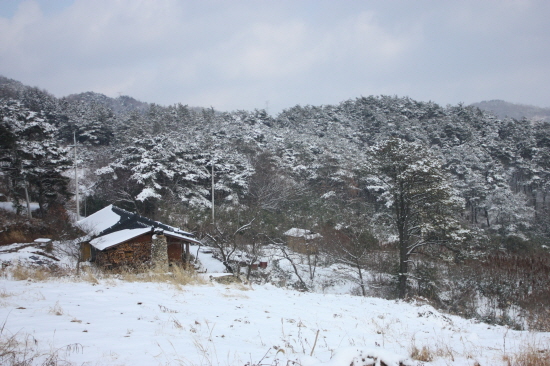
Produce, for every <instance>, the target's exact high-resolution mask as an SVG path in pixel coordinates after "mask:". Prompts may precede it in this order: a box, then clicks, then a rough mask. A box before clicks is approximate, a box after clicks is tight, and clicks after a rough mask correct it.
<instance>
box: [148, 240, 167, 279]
mask: <svg viewBox="0 0 550 366" xmlns="http://www.w3.org/2000/svg"><path fill="white" fill-rule="evenodd" d="M151 262H152V264H153V267H156V268H159V269H162V270H168V243H167V241H166V237H165V236H164V232H163V231H162V230H155V231H154V234H153V242H152V243H151Z"/></svg>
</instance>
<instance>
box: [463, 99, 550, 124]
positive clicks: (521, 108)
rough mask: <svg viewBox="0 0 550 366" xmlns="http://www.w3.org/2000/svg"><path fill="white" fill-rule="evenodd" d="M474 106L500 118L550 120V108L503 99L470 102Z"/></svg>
mask: <svg viewBox="0 0 550 366" xmlns="http://www.w3.org/2000/svg"><path fill="white" fill-rule="evenodd" d="M472 105H473V106H474V107H478V108H480V109H483V110H486V111H489V112H492V113H494V114H495V115H497V116H499V117H501V118H507V117H509V118H516V119H523V118H527V119H529V120H533V121H544V122H550V108H539V107H535V106H532V105H525V104H515V103H509V102H505V101H503V100H490V101H483V102H479V103H474V104H472Z"/></svg>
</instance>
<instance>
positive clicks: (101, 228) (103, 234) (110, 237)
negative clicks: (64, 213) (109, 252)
mask: <svg viewBox="0 0 550 366" xmlns="http://www.w3.org/2000/svg"><path fill="white" fill-rule="evenodd" d="M77 226H78V227H79V228H80V229H81V230H83V231H85V232H87V233H88V234H90V235H92V236H97V238H95V239H93V240H92V241H91V242H90V244H91V245H93V246H94V247H95V248H97V249H99V250H103V249H106V248H108V247H111V246H113V245H117V244H120V243H123V242H125V241H127V240H130V239H133V238H135V236H133V237H130V238H127V236H128V235H133V234H135V233H139V234H136V236H139V235H142V234H143V233H145V232H148V231H152V230H153V229H161V230H163V231H164V234H165V235H168V236H172V237H176V238H178V239H183V240H187V241H190V242H193V243H200V242H199V241H198V240H196V239H194V235H193V234H191V233H189V232H186V231H183V230H180V229H178V228H176V227H173V226H170V225H166V224H163V223H161V222H158V221H153V220H150V219H148V218H146V217H143V216H140V215H138V214H135V213H132V212H129V211H126V210H123V209H121V208H119V207H116V206H114V205H109V206H107V207H105V208H103V209H101V210H99V211H97V212H96V213H94V214H93V215H90V216H88V217H86V218H85V219H82V220H80V221H78V222H77ZM117 233H118V235H114V234H117ZM100 238H107V239H105V240H98V239H100ZM105 243H108V244H105Z"/></svg>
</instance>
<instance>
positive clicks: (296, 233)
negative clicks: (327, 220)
mask: <svg viewBox="0 0 550 366" xmlns="http://www.w3.org/2000/svg"><path fill="white" fill-rule="evenodd" d="M283 235H286V236H292V237H295V238H305V239H306V240H311V239H315V238H320V237H322V235H321V234H313V233H312V232H311V230H306V229H298V228H295V227H294V228H292V229H290V230H288V231H286V232H285V233H284V234H283Z"/></svg>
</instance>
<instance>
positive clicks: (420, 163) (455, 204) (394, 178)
mask: <svg viewBox="0 0 550 366" xmlns="http://www.w3.org/2000/svg"><path fill="white" fill-rule="evenodd" d="M372 158H373V163H372V177H371V178H370V181H371V184H370V185H369V187H368V189H369V190H371V191H373V192H377V193H378V195H379V199H380V200H382V201H383V202H384V204H385V207H386V208H387V209H388V210H389V214H390V215H391V217H392V223H393V227H394V229H395V230H396V231H397V233H398V238H399V241H398V246H399V274H398V295H399V298H404V297H406V295H407V277H408V272H409V260H410V257H411V255H413V254H414V253H415V252H417V251H418V250H419V249H420V248H422V247H424V246H427V245H447V244H449V243H452V242H454V241H460V240H462V239H464V236H465V234H466V233H467V231H466V230H464V229H461V227H460V225H459V223H458V222H457V220H456V219H455V218H454V216H453V215H454V212H455V210H456V209H458V208H460V207H461V206H462V200H461V199H460V198H459V197H458V196H457V195H456V194H455V192H454V190H453V189H452V187H451V185H450V184H449V178H448V176H447V174H446V173H445V171H444V170H443V167H442V163H441V162H440V161H439V159H437V158H436V157H435V156H433V155H432V154H431V153H430V152H429V151H428V150H427V149H426V148H425V147H424V146H422V145H420V144H417V143H411V142H406V141H404V140H401V139H397V138H392V139H390V140H388V141H386V142H384V143H381V144H379V145H376V146H375V147H374V148H373V149H372Z"/></svg>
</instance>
